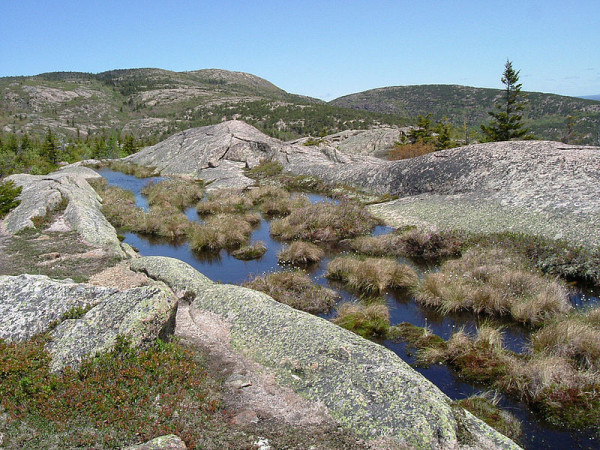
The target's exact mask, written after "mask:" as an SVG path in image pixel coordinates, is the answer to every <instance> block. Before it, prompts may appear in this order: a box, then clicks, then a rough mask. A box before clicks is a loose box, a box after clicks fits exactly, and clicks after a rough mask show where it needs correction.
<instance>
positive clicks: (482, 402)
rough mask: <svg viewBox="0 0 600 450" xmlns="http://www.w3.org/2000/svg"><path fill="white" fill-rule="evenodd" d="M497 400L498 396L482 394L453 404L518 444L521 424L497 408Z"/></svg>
mask: <svg viewBox="0 0 600 450" xmlns="http://www.w3.org/2000/svg"><path fill="white" fill-rule="evenodd" d="M499 400H500V399H499V397H498V395H494V394H490V393H484V394H479V395H472V396H471V397H467V398H463V399H462V400H458V401H457V402H455V404H456V405H458V406H460V407H461V408H464V409H466V410H467V411H469V412H470V413H471V414H473V415H474V416H475V417H478V418H480V419H481V420H483V421H484V422H485V423H487V424H488V425H489V426H491V427H492V428H494V429H496V430H497V431H499V432H500V433H502V434H503V435H505V436H506V437H509V438H510V439H512V440H513V441H515V442H518V441H519V438H520V437H521V434H522V429H521V422H520V421H519V419H517V418H516V417H515V416H514V415H513V414H511V413H510V412H508V411H506V410H503V409H500V408H499V407H498V402H499Z"/></svg>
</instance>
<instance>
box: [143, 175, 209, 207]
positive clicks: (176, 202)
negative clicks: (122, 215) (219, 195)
mask: <svg viewBox="0 0 600 450" xmlns="http://www.w3.org/2000/svg"><path fill="white" fill-rule="evenodd" d="M142 194H144V195H145V196H146V197H148V203H149V204H150V206H159V207H162V208H165V207H167V208H168V207H171V208H176V209H179V210H182V209H184V208H186V207H188V206H191V205H195V204H196V203H197V202H198V201H199V200H200V199H202V196H203V195H204V188H203V183H202V182H196V181H191V180H184V179H168V180H163V181H160V182H158V183H148V185H147V186H146V187H144V189H142Z"/></svg>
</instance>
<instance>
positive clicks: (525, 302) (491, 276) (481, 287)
mask: <svg viewBox="0 0 600 450" xmlns="http://www.w3.org/2000/svg"><path fill="white" fill-rule="evenodd" d="M414 293H415V299H416V300H417V302H419V303H420V304H423V305H426V306H430V307H436V308H438V309H439V310H440V311H442V313H444V314H447V313H449V312H453V311H462V310H470V311H473V312H475V313H478V314H488V315H501V316H502V315H508V316H511V317H512V318H513V319H514V320H516V321H518V322H522V323H528V324H532V325H538V324H540V323H542V322H543V321H544V320H547V319H549V318H551V317H553V316H555V315H557V314H564V313H566V312H568V311H569V309H570V303H569V300H568V290H567V289H566V287H565V286H564V284H562V283H560V282H559V281H558V280H556V279H552V278H549V277H546V276H544V275H542V274H541V273H539V272H537V271H535V270H531V269H528V268H527V265H526V264H525V262H524V261H523V260H522V259H521V258H519V257H518V256H517V255H515V254H513V253H511V252H508V251H506V250H502V249H477V248H472V249H470V250H469V251H467V252H465V254H464V255H463V256H462V257H461V258H460V259H457V260H451V261H446V262H445V263H444V264H443V265H442V267H441V270H440V271H439V272H437V273H430V274H427V275H426V276H425V277H424V279H423V280H422V282H421V283H420V284H419V286H418V287H417V288H416V289H415V291H414Z"/></svg>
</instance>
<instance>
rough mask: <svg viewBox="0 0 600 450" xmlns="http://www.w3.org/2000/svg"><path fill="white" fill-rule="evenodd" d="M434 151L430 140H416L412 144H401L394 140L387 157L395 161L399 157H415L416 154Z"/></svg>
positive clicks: (421, 154) (420, 154)
mask: <svg viewBox="0 0 600 450" xmlns="http://www.w3.org/2000/svg"><path fill="white" fill-rule="evenodd" d="M435 151H436V148H435V145H434V144H433V143H432V142H423V141H418V142H415V143H414V144H401V143H399V142H395V143H394V146H393V147H392V149H391V150H389V151H388V154H387V159H389V160H391V161H397V160H399V159H409V158H416V157H417V156H423V155H427V154H428V153H433V152H435Z"/></svg>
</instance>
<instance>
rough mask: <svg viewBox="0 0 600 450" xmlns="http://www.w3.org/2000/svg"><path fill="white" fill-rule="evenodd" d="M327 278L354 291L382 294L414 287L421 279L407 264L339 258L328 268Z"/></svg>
mask: <svg viewBox="0 0 600 450" xmlns="http://www.w3.org/2000/svg"><path fill="white" fill-rule="evenodd" d="M325 276H326V277H327V278H330V279H334V280H341V281H343V282H345V283H346V284H347V285H348V286H350V287H351V288H352V289H356V290H359V291H362V292H365V293H375V294H377V293H380V292H383V291H385V290H386V289H388V288H403V287H414V286H416V285H417V283H418V281H419V278H418V276H417V273H416V272H415V271H414V270H413V269H411V268H410V267H409V266H407V265H406V264H399V263H398V262H396V261H395V260H393V259H386V258H365V259H359V258H355V257H350V256H338V257H337V258H335V259H333V260H332V261H331V262H330V263H329V265H328V266H327V273H326V275H325Z"/></svg>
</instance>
